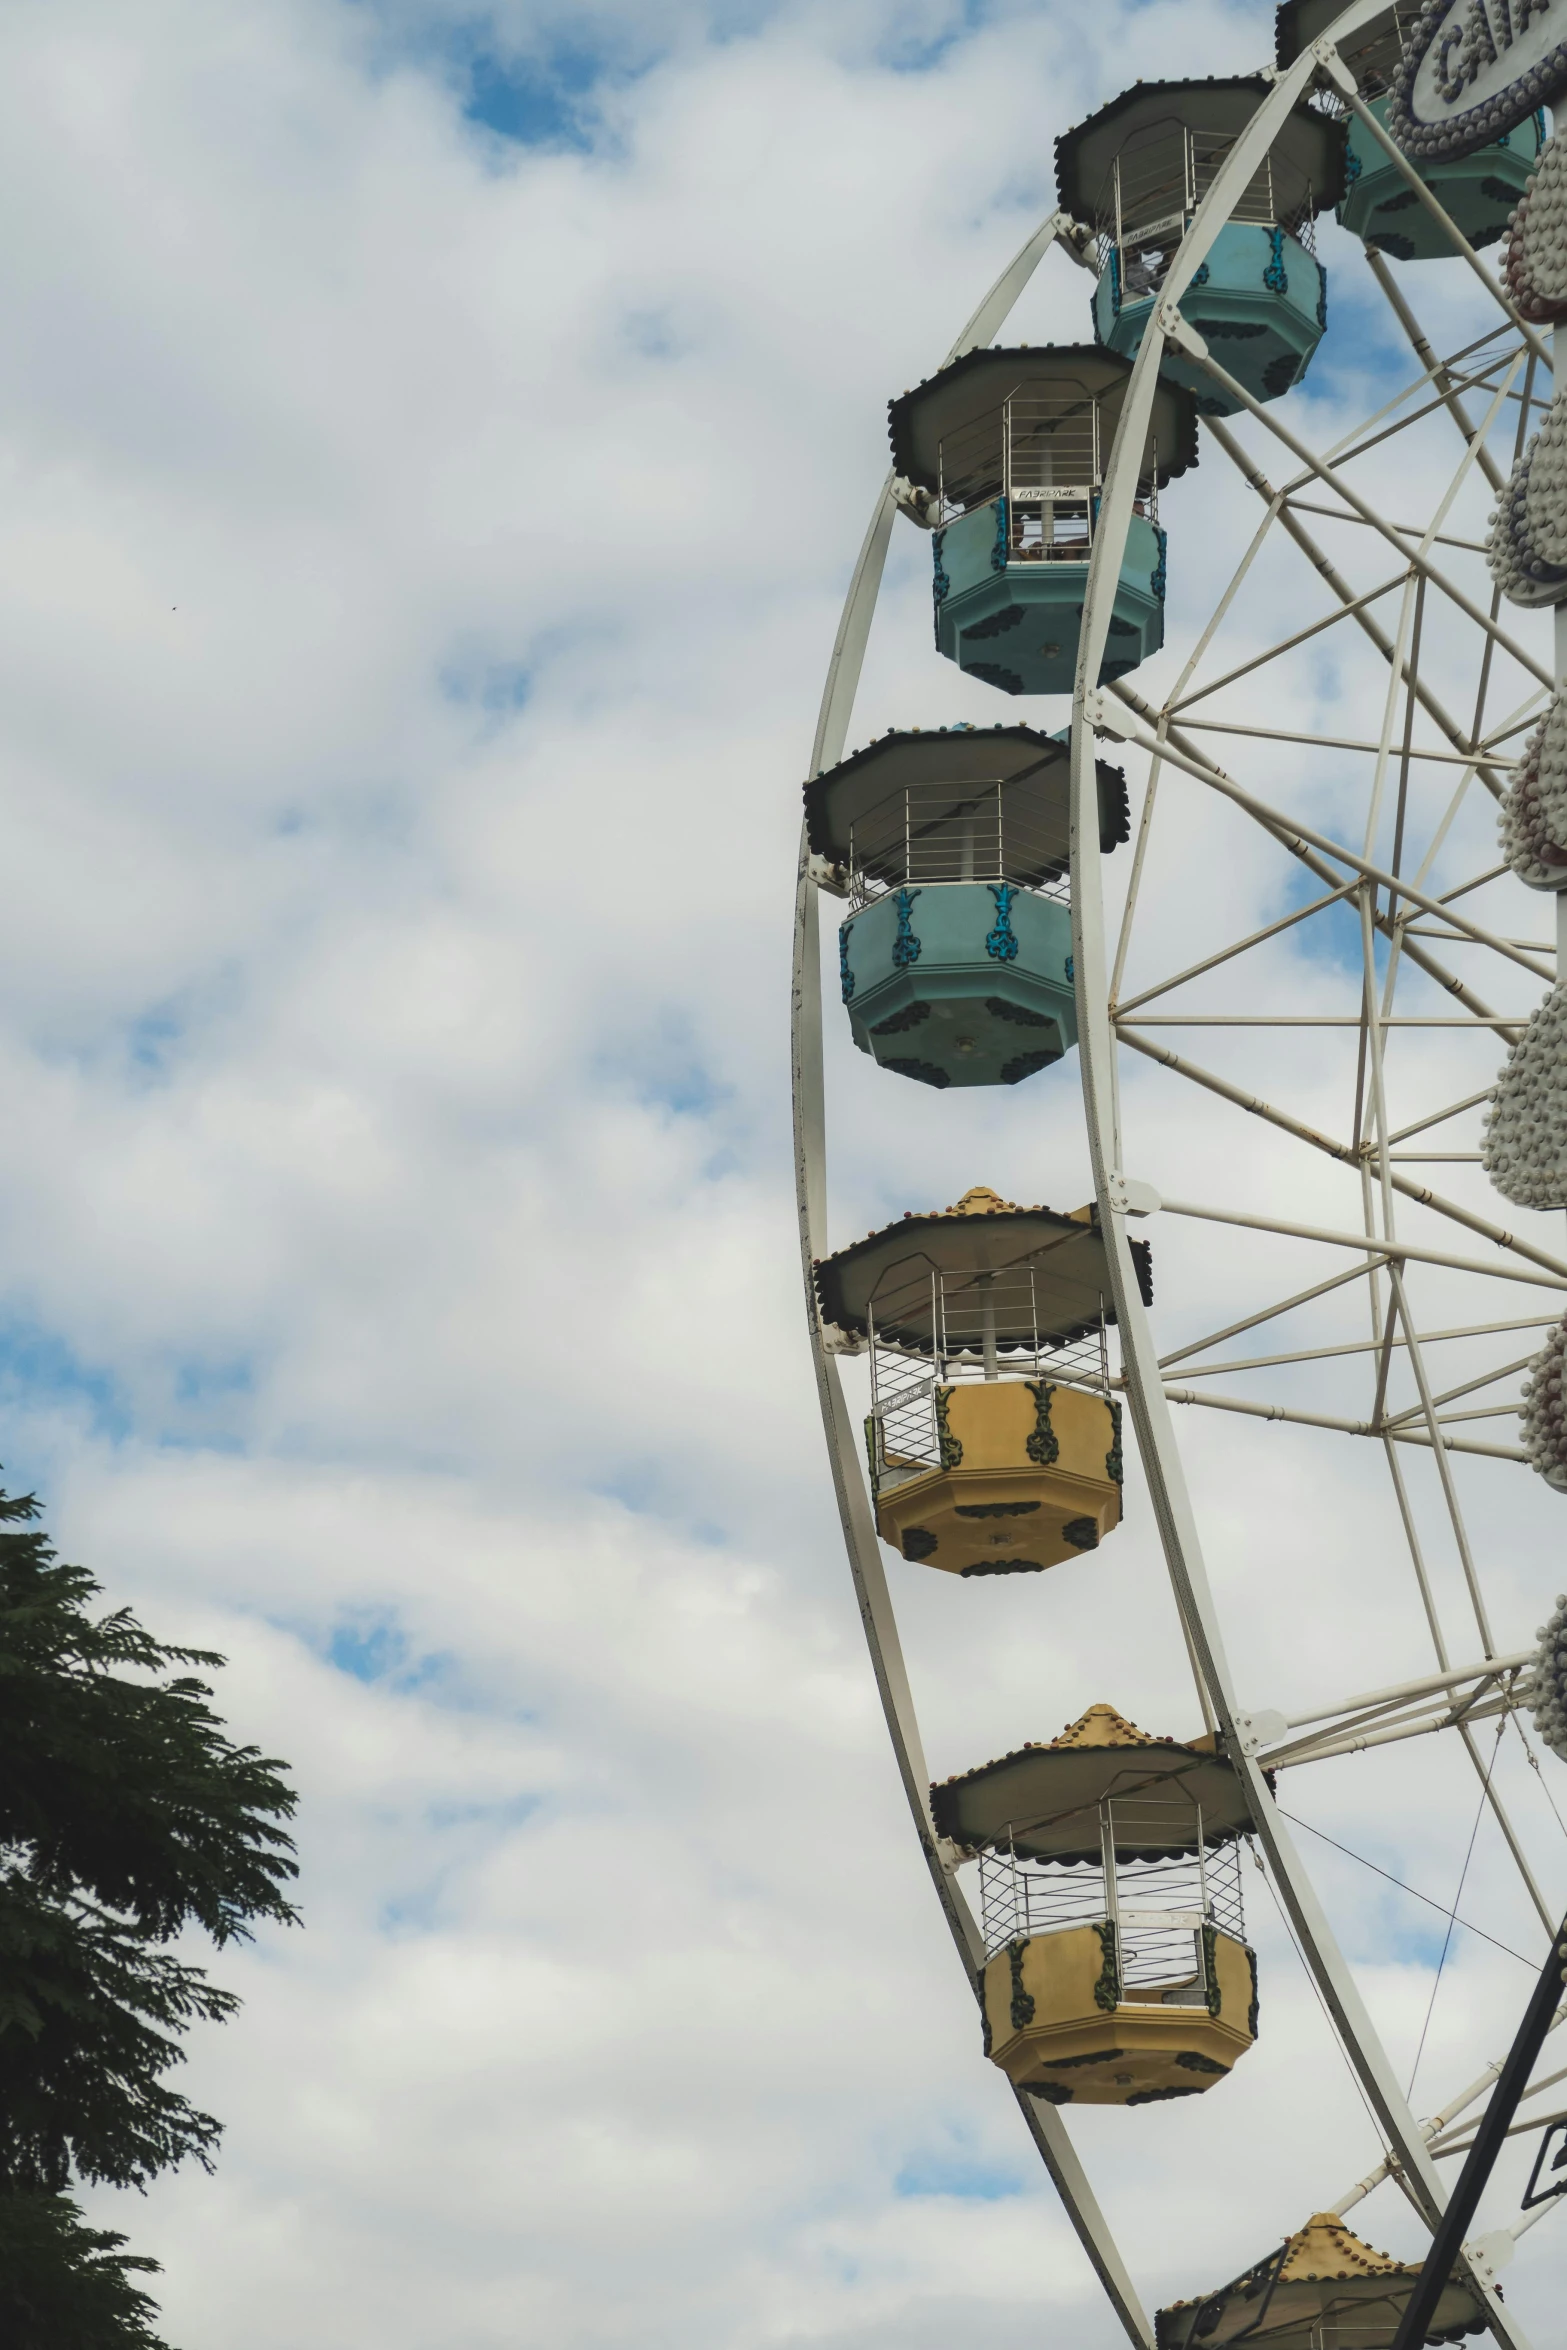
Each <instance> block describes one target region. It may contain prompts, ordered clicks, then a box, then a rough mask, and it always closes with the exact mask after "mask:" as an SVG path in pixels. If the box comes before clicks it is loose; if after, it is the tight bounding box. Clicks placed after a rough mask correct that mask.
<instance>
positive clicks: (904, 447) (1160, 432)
mask: <svg viewBox="0 0 1567 2350" xmlns="http://www.w3.org/2000/svg"><path fill="white" fill-rule="evenodd" d="M1131 375H1132V362H1131V361H1130V359H1123V358H1122V357H1121V355H1120V353H1119V352H1117V351H1106V350H1102V349H1101V348H1100V347H1099V346H1098V345H1097V344H1095V343H1063V344H1056V343H1042V344H1040V345H1038V346H1037V347H1031V346H1030V345H1029V344H1027V343H1024V344H1022V345H1020V346H1018V347H1017V348H1010V347H1006V346H991V347H988V348H983V349H980V350H977V351H965V352H964V354H963V356H962V358H961V359H954V360H952V361H951V362H950V363H949V364H948V365H947V366H946V367H944V368H943V369H942V370H941V372H940V374H939V375H932V376H928V377H927V378H926V380H925V381H924V382H923V383H921V384H917V385H916V386H915V388H914V390H913V391H912V392H904V393H903V394H902V396H901V397H900V398H898V399H896V400H890V401H889V402H888V404H887V430H888V436H889V438H890V440H891V442H892V465H893V471H894V472H895V473H899V474H901V475H903V476H904V478H905V479H906V480H908V481H911V482H914V483H915V484H916V485H917V486H918V487H919V488H921V489H925V490H930V491H936V490H938V489H940V487H941V477H942V460H941V447H942V442H943V441H944V440H954V439H964V438H966V437H967V436H969V435H971V434H972V433H973V432H974V430H975V428H976V427H977V426H979V425H981V424H982V423H983V422H984V420H985V419H986V418H987V417H991V416H996V417H999V415H1000V412H1001V409H1002V408H1003V406H1004V405H1005V403H1006V402H1007V401H1008V400H1009V399H1011V398H1013V397H1014V395H1021V396H1022V397H1023V399H1024V400H1025V401H1026V402H1028V403H1030V405H1031V409H1032V411H1033V412H1035V413H1038V412H1039V411H1040V410H1041V409H1042V408H1044V407H1049V408H1050V410H1051V411H1052V414H1053V415H1054V416H1055V418H1056V424H1057V425H1058V426H1059V427H1060V428H1061V429H1063V430H1069V429H1070V427H1071V425H1072V422H1073V420H1074V419H1080V418H1082V417H1084V416H1086V415H1087V414H1088V412H1089V410H1090V409H1091V408H1092V407H1093V406H1094V405H1095V404H1097V406H1098V409H1099V441H1100V446H1101V448H1102V451H1103V453H1104V455H1105V457H1108V455H1109V451H1110V444H1111V441H1112V440H1113V438H1114V436H1115V428H1116V426H1117V425H1118V424H1119V423H1120V421H1121V407H1122V403H1123V402H1124V400H1125V398H1126V387H1127V385H1128V383H1129V382H1130V381H1131ZM1034 429H1036V430H1041V431H1043V430H1047V429H1056V427H1055V426H1051V427H1043V426H1040V427H1035V428H1034ZM1196 462H1197V408H1196V403H1195V402H1194V400H1193V398H1192V395H1191V393H1190V392H1188V391H1186V390H1184V389H1183V388H1182V387H1181V386H1180V385H1179V384H1174V383H1171V382H1169V381H1168V380H1167V379H1166V378H1165V377H1164V376H1161V377H1160V378H1159V382H1158V387H1157V389H1156V390H1155V392H1154V404H1153V415H1152V417H1151V418H1150V420H1149V426H1148V434H1147V438H1146V440H1145V441H1144V444H1143V452H1142V458H1141V463H1140V468H1139V470H1140V473H1141V475H1142V476H1143V477H1144V478H1147V479H1152V478H1154V477H1155V476H1156V477H1157V479H1158V480H1159V481H1160V482H1161V483H1164V482H1167V481H1170V480H1172V479H1173V478H1174V476H1175V475H1176V474H1178V473H1184V472H1185V471H1186V470H1187V468H1188V466H1192V465H1195V464H1196Z"/></svg>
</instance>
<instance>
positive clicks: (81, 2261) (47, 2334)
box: [0, 1493, 296, 2350]
mask: <svg viewBox="0 0 1567 2350" xmlns="http://www.w3.org/2000/svg"><path fill="white" fill-rule="evenodd" d="M37 1515H38V1506H37V1503H36V1501H35V1500H34V1498H33V1497H32V1496H31V1495H30V1494H28V1495H23V1496H21V1497H19V1498H16V1499H11V1498H9V1497H7V1496H6V1495H5V1494H3V1493H0V1529H3V1530H0V2342H3V2343H4V2344H5V2345H6V2350H34V2345H35V2344H36V2345H37V2350H45V2346H46V2345H47V2350H163V2346H162V2345H161V2344H160V2343H159V2342H158V2341H157V2338H156V2336H155V2335H153V2334H152V2332H151V2331H150V2330H149V2320H150V2318H152V2317H154V2316H155V2315H156V2311H155V2309H154V2307H153V2304H152V2302H151V2301H150V2300H149V2299H148V2297H147V2295H146V2294H144V2293H143V2292H141V2291H140V2290H139V2288H138V2287H136V2286H135V2285H134V2284H133V2283H132V2282H131V2281H130V2279H131V2276H132V2273H133V2272H135V2271H147V2270H151V2269H154V2268H155V2265H156V2264H155V2263H153V2262H150V2261H146V2260H140V2259H137V2258H135V2257H134V2256H132V2255H130V2254H127V2253H123V2252H122V2251H121V2250H120V2249H119V2247H120V2246H121V2245H122V2244H123V2242H124V2239H123V2237H119V2236H114V2235H106V2234H103V2233H102V2232H100V2231H95V2230H93V2229H91V2228H89V2227H88V2226H87V2224H86V2222H85V2221H84V2220H83V2218H82V2216H81V2214H80V2212H79V2211H78V2210H77V2209H76V2206H75V2205H74V2204H73V2203H72V2202H70V2201H69V2199H68V2198H67V2197H66V2195H65V2194H64V2192H63V2190H64V2189H65V2188H66V2187H67V2186H68V2185H69V2184H70V2183H71V2181H72V2180H73V2179H88V2180H92V2181H94V2182H96V2183H102V2184H107V2185H113V2186H120V2187H126V2186H135V2187H141V2186H145V2185H146V2184H147V2182H148V2181H149V2180H151V2179H153V2178H156V2177H157V2176H158V2174H159V2173H160V2172H162V2171H164V2170H167V2169H169V2168H171V2167H172V2166H173V2165H174V2164H176V2163H179V2162H182V2161H184V2160H186V2159H187V2158H190V2157H194V2159H195V2160H196V2161H198V2162H200V2163H201V2164H202V2165H203V2166H204V2167H206V2168H209V2169H210V2167H211V2162H212V2156H213V2152H214V2150H215V2148H216V2146H217V2142H218V2137H219V2134H220V2125H219V2124H218V2122H217V2121H215V2120H214V2119H213V2117H212V2115H211V2114H207V2113H202V2112H201V2111H199V2109H198V2108H197V2107H195V2106H194V2105H192V2104H191V2103H190V2102H189V2100H188V2099H186V2098H184V2097H182V2096H180V2095H179V2094H178V2093H177V2092H176V2091H174V2090H172V2089H170V2088H169V2087H168V2086H167V2085H166V2082H165V2079H164V2076H165V2074H166V2073H168V2071H169V2070H170V2069H171V2067H173V2066H174V2065H176V2064H178V2063H179V2062H181V2060H182V2059H181V2051H180V2047H179V2041H180V2038H181V2036H182V2035H183V2034H184V2033H185V2032H186V2031H187V2030H188V2029H189V2027H190V2025H191V2024H192V2023H194V2022H196V2021H198V2020H204V2021H207V2022H221V2021H223V2020H224V2019H225V2018H227V2017H228V2016H230V2015H232V2014H233V2012H234V2010H235V2008H236V2007H237V2006H238V2001H237V2000H236V1999H235V1997H234V1995H233V1994H232V1993H231V1992H228V1991H224V1990H221V1989H220V1988H219V1987H218V1986H217V1985H215V1984H213V1983H210V1982H209V1981H208V1980H207V1977H206V1974H205V1972H204V1971H203V1970H202V1969H201V1968H200V1967H197V1966H193V1965H191V1964H189V1963H188V1962H187V1961H185V1960H183V1959H177V1958H175V1957H173V1956H172V1955H171V1954H170V1953H169V1951H168V1950H167V1948H166V1947H164V1945H166V1944H167V1943H168V1942H169V1941H170V1940H171V1939H172V1938H173V1937H174V1936H175V1935H177V1934H179V1933H181V1932H182V1931H184V1930H185V1929H186V1928H187V1927H190V1926H199V1927H201V1928H202V1929H203V1930H204V1931H205V1932H206V1933H207V1935H208V1936H209V1937H210V1938H211V1940H212V1941H213V1942H215V1943H216V1944H218V1945H219V1946H220V1947H221V1946H222V1945H223V1944H225V1943H228V1942H232V1941H235V1940H237V1939H240V1938H243V1937H246V1936H248V1934H249V1933H250V1931H251V1929H252V1926H253V1924H254V1923H255V1921H257V1920H271V1921H273V1922H275V1923H278V1924H289V1923H292V1922H293V1921H294V1918H295V1911H294V1909H293V1906H292V1904H291V1903H290V1902H289V1900H288V1898H287V1891H286V1888H287V1887H288V1885H289V1883H290V1881H291V1879H292V1878H293V1877H294V1876H295V1874H296V1870H295V1866H294V1861H293V1858H292V1854H293V1844H292V1840H291V1839H290V1837H289V1835H288V1832H287V1829H286V1827H285V1826H284V1824H283V1823H284V1822H285V1821H287V1820H288V1819H290V1818H291V1817H292V1814H293V1811H294V1805H295V1798H294V1795H293V1792H292V1790H291V1789H290V1788H289V1787H288V1786H287V1785H286V1784H285V1782H284V1781H283V1779H282V1778H281V1777H280V1775H279V1773H280V1770H281V1767H282V1766H281V1765H280V1764H278V1763H277V1762H275V1761H274V1760H272V1759H271V1758H270V1757H268V1756H265V1755H262V1754H261V1753H259V1752H258V1751H257V1749H256V1748H255V1747H253V1746H236V1745H234V1744H233V1743H232V1742H231V1741H230V1739H229V1738H228V1737H227V1735H226V1733H225V1731H224V1728H223V1724H222V1723H221V1722H220V1721H219V1719H218V1717H217V1716H216V1714H214V1713H213V1712H212V1710H211V1707H210V1705H209V1704H208V1700H209V1698H210V1697H211V1695H212V1692H211V1689H210V1688H209V1687H208V1686H207V1684H206V1683H205V1682H204V1681H202V1680H199V1679H197V1678H196V1677H195V1675H194V1674H193V1673H192V1671H191V1670H190V1668H191V1667H198V1668H203V1669H206V1668H212V1667H215V1666H219V1665H221V1664H222V1662H223V1659H222V1658H221V1657H220V1656H215V1655H213V1654H212V1653H211V1652H210V1651H208V1650H205V1649H193V1648H177V1647H170V1646H168V1645H166V1644H165V1643H163V1642H161V1641H158V1640H155V1639H154V1638H153V1637H152V1635H151V1634H150V1633H149V1632H147V1631H145V1630H144V1629H143V1628H142V1626H141V1625H140V1624H139V1623H137V1621H136V1619H135V1618H134V1617H133V1616H132V1615H131V1614H130V1612H129V1610H128V1609H125V1608H121V1609H118V1610H116V1611H115V1612H113V1613H112V1614H107V1615H100V1616H97V1617H94V1616H93V1615H92V1614H91V1613H90V1612H89V1603H90V1602H91V1601H92V1600H93V1599H94V1598H95V1597H96V1596H97V1593H98V1589H99V1586H98V1585H97V1584H96V1583H95V1582H94V1580H93V1578H92V1577H91V1576H90V1575H88V1574H86V1573H85V1572H84V1571H83V1569H82V1568H80V1567H73V1566H67V1565H64V1564H62V1563H61V1562H60V1561H59V1560H58V1559H57V1558H56V1556H55V1553H54V1551H53V1550H52V1549H51V1548H50V1546H49V1543H48V1541H47V1540H46V1538H45V1537H44V1535H43V1534H42V1533H41V1532H39V1531H37V1530H36V1529H35V1528H34V1526H33V1521H34V1520H35V1519H36V1517H37Z"/></svg>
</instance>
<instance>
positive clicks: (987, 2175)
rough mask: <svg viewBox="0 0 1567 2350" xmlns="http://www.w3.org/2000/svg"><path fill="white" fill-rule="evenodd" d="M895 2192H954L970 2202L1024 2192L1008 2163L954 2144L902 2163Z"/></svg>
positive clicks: (905, 2194) (903, 2194) (991, 2200)
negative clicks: (938, 2152) (964, 2149)
mask: <svg viewBox="0 0 1567 2350" xmlns="http://www.w3.org/2000/svg"><path fill="white" fill-rule="evenodd" d="M892 2191H893V2193H894V2194H895V2195H897V2196H899V2197H901V2198H903V2199H909V2198H912V2197H917V2196H921V2195H951V2196H957V2197H959V2198H961V2199H962V2200H963V2201H965V2202H970V2203H1000V2202H1004V2201H1005V2199H1006V2198H1007V2197H1008V2196H1009V2195H1021V2194H1022V2192H1023V2181H1022V2179H1021V2177H1020V2176H1019V2174H1018V2172H1017V2171H1016V2169H1015V2168H1013V2166H1012V2165H1011V2164H1009V2163H1001V2162H986V2161H985V2160H984V2159H983V2157H982V2156H980V2155H976V2154H965V2153H963V2152H962V2151H961V2150H959V2149H957V2148H951V2149H949V2150H948V2151H947V2152H946V2153H944V2154H918V2155H915V2156H913V2157H912V2158H911V2159H910V2160H909V2161H908V2162H906V2163H905V2164H904V2165H903V2168H902V2169H901V2170H900V2171H899V2172H898V2174H897V2177H896V2178H895V2179H894V2180H893V2182H892Z"/></svg>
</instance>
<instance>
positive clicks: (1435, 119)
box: [1387, 0, 1567, 156]
mask: <svg viewBox="0 0 1567 2350" xmlns="http://www.w3.org/2000/svg"><path fill="white" fill-rule="evenodd" d="M1563 89H1567V0H1427V4H1426V6H1425V7H1424V8H1423V9H1422V11H1421V13H1420V16H1419V18H1418V19H1417V20H1416V23H1415V28H1414V31H1413V32H1412V33H1411V35H1410V38H1409V45H1408V47H1407V48H1406V50H1405V51H1404V62H1403V64H1402V66H1401V67H1400V68H1399V74H1398V80H1397V83H1396V84H1395V86H1394V90H1393V103H1392V106H1391V107H1390V109H1389V112H1388V124H1387V127H1388V129H1389V131H1390V132H1391V134H1392V136H1393V137H1394V138H1395V139H1396V140H1397V142H1398V144H1399V146H1400V147H1402V148H1403V150H1404V152H1405V154H1406V155H1412V156H1422V155H1467V154H1470V153H1472V152H1473V150H1474V149H1475V148H1477V147H1488V146H1489V145H1490V144H1491V142H1492V141H1493V140H1495V139H1499V138H1500V137H1502V135H1503V133H1504V132H1506V131H1510V130H1512V129H1513V127H1514V126H1515V125H1516V124H1517V123H1520V122H1522V121H1524V120H1525V118H1526V117H1527V116H1528V115H1531V114H1532V113H1533V112H1534V111H1535V108H1536V107H1538V106H1543V105H1544V104H1545V103H1546V102H1547V101H1548V100H1549V99H1551V98H1554V97H1555V96H1556V95H1557V93H1558V92H1559V91H1561V90H1563Z"/></svg>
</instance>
